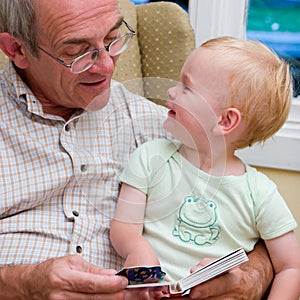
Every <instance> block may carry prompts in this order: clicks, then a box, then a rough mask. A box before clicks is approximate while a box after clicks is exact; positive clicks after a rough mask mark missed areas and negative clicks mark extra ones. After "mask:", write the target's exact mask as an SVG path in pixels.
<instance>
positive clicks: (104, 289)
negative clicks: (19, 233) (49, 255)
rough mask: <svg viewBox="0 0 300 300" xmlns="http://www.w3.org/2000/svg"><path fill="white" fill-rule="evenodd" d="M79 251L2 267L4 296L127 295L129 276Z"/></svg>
mask: <svg viewBox="0 0 300 300" xmlns="http://www.w3.org/2000/svg"><path fill="white" fill-rule="evenodd" d="M114 274H115V271H114V270H107V269H104V268H102V267H99V266H96V265H92V264H90V263H88V262H86V261H85V260H84V259H83V258H82V257H81V256H79V255H72V256H66V257H60V258H53V259H49V260H46V261H44V262H42V263H40V264H36V265H16V266H12V267H3V268H1V269H0V299H6V300H7V299H30V300H33V299H39V300H43V299H72V300H77V299H78V300H80V299H100V296H101V299H107V300H109V299H114V300H118V299H124V296H125V292H124V289H125V287H126V286H127V279H126V278H124V277H122V276H115V275H114Z"/></svg>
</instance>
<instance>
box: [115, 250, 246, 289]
mask: <svg viewBox="0 0 300 300" xmlns="http://www.w3.org/2000/svg"><path fill="white" fill-rule="evenodd" d="M246 261H248V257H247V254H246V253H245V251H244V249H242V248H239V249H236V250H234V251H233V252H231V253H229V254H226V255H224V256H222V257H220V258H218V259H216V260H214V261H213V262H211V263H210V264H208V265H206V266H204V267H202V268H200V269H198V270H197V271H195V272H194V273H192V274H190V275H188V276H186V277H184V278H182V279H180V280H179V281H177V282H165V281H163V278H164V276H165V273H164V272H163V271H162V270H161V269H160V267H159V266H154V267H133V268H126V269H122V270H121V271H120V272H118V273H117V275H123V276H126V277H127V278H128V275H129V273H130V272H131V275H130V276H131V279H129V280H128V282H129V284H128V286H127V288H129V289H132V288H157V287H160V288H161V287H164V286H165V287H167V288H168V289H169V292H170V294H178V293H179V294H182V293H183V292H185V291H187V290H189V289H191V288H192V287H194V286H196V285H198V284H200V283H203V282H205V281H207V280H209V279H212V278H214V277H216V276H218V275H221V274H223V273H225V272H227V271H228V270H230V269H232V268H234V267H236V266H238V265H240V264H242V263H244V262H246ZM148 268H149V272H147V271H148V270H147V269H148ZM141 277H142V278H141ZM133 278H134V279H133Z"/></svg>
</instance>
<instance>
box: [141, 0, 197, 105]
mask: <svg viewBox="0 0 300 300" xmlns="http://www.w3.org/2000/svg"><path fill="white" fill-rule="evenodd" d="M136 9H137V16H138V33H139V43H140V51H141V57H142V72H143V76H144V92H145V96H146V97H147V98H149V99H156V100H158V102H159V103H161V104H164V99H166V95H167V89H168V88H169V87H170V86H173V85H174V84H175V83H176V82H175V83H174V81H178V79H179V74H180V70H181V68H182V66H183V64H184V62H185V60H186V58H187V56H188V55H189V54H190V53H191V52H192V50H193V49H195V38H194V31H193V29H192V27H191V25H190V20H189V16H188V14H187V13H186V12H185V11H184V10H183V9H182V8H181V7H180V6H179V5H177V4H175V3H172V2H153V3H148V4H144V5H138V6H137V7H136ZM157 78H159V79H157ZM159 99H160V100H162V101H159ZM156 102H157V101H156Z"/></svg>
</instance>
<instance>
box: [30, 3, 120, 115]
mask: <svg viewBox="0 0 300 300" xmlns="http://www.w3.org/2000/svg"><path fill="white" fill-rule="evenodd" d="M35 6H36V10H37V27H36V30H37V42H38V45H39V46H40V47H42V48H43V49H45V50H46V51H48V52H49V53H51V54H52V55H53V56H55V57H58V58H60V59H62V60H63V61H65V62H66V63H67V64H69V63H70V62H71V61H72V60H73V59H74V58H76V57H78V56H80V55H82V54H84V53H85V52H86V51H88V50H92V49H99V48H103V47H104V46H105V45H107V44H108V43H109V42H110V41H111V40H112V39H113V38H115V37H116V36H117V35H118V29H117V28H116V26H117V25H118V24H120V21H121V20H122V16H121V14H120V12H119V9H118V6H117V1H116V0H89V1H82V0H73V1H68V0H52V1H48V0H35ZM27 57H28V68H26V69H25V71H24V74H25V80H26V82H27V84H29V86H30V88H31V89H32V91H33V92H34V93H35V95H36V96H37V97H38V99H39V100H40V101H41V102H42V104H43V108H44V111H45V112H48V113H53V114H57V115H62V114H64V113H65V114H66V115H67V111H71V110H73V109H74V108H83V109H100V108H102V107H103V106H105V105H106V103H107V101H108V98H109V87H110V83H111V77H112V73H113V71H114V67H115V63H116V60H117V57H110V56H109V54H108V53H107V51H102V52H101V53H100V54H99V57H98V59H97V61H96V63H95V64H94V65H93V66H92V67H91V68H90V69H88V70H87V71H85V72H83V73H80V74H73V73H72V72H71V71H70V69H69V68H66V67H64V66H62V65H60V64H59V63H57V62H56V61H55V60H53V59H52V58H51V57H49V56H48V55H47V54H45V53H44V52H42V51H41V50H38V58H35V57H33V56H32V55H29V54H28V55H27ZM97 95H100V96H98V97H97V100H96V101H95V100H94V101H92V100H93V99H94V98H95V96H97ZM91 102H93V103H91Z"/></svg>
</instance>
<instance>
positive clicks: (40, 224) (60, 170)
mask: <svg viewBox="0 0 300 300" xmlns="http://www.w3.org/2000/svg"><path fill="white" fill-rule="evenodd" d="M0 83H1V88H0V99H1V100H0V101H1V102H0V151H1V152H0V166H1V168H0V265H8V264H19V263H37V262H41V261H43V260H45V259H47V258H50V257H58V256H64V255H69V254H74V253H80V254H81V255H82V256H83V257H84V258H85V259H86V260H88V261H90V262H92V263H94V264H98V265H101V266H104V267H107V268H116V269H118V268H120V267H121V266H122V263H123V259H121V258H120V257H119V256H118V255H117V254H116V253H115V251H114V249H113V248H112V246H111V245H110V241H109V226H110V220H111V218H112V216H113V213H114V210H115V205H116V199H117V195H118V191H119V174H120V172H121V171H122V168H123V166H124V164H126V162H127V160H128V158H129V155H130V154H131V153H132V152H133V151H134V150H135V149H136V147H138V146H139V145H140V144H141V143H143V142H145V141H147V140H148V139H153V138H157V137H163V136H164V135H165V133H164V132H163V131H162V130H161V128H162V121H163V119H164V118H165V109H164V108H163V107H159V106H156V105H155V104H153V103H152V102H150V101H148V100H146V99H144V98H142V97H139V96H136V95H134V94H131V93H129V92H128V91H127V90H126V89H125V88H124V87H123V86H122V85H121V84H119V83H116V82H113V84H112V88H111V99H110V101H109V103H108V104H107V105H106V106H105V107H104V108H103V109H101V110H99V111H95V112H82V111H79V112H78V113H77V114H75V115H74V116H73V117H72V118H71V119H70V120H69V121H68V122H65V121H64V120H63V119H62V118H61V117H59V116H54V115H48V114H45V113H43V110H42V105H41V103H40V102H39V101H38V100H37V98H36V97H35V96H34V95H33V93H32V92H31V91H30V89H29V88H28V87H27V86H26V85H25V84H24V82H23V81H22V80H21V79H20V78H19V77H18V75H17V73H16V72H15V69H14V67H13V66H12V63H10V62H9V63H7V64H6V66H5V68H4V70H3V71H2V72H1V73H0Z"/></svg>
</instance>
